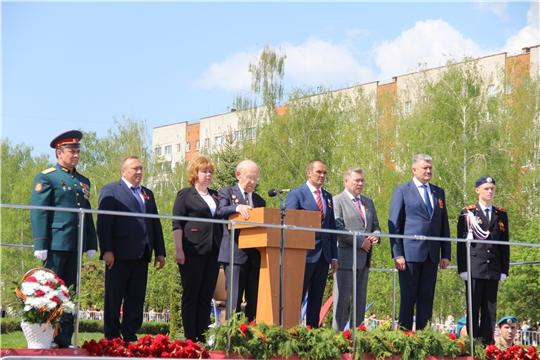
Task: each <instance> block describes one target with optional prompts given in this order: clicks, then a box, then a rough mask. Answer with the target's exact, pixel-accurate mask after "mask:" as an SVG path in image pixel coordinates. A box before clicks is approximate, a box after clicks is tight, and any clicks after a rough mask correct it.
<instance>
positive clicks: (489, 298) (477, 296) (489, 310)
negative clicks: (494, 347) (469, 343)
mask: <svg viewBox="0 0 540 360" xmlns="http://www.w3.org/2000/svg"><path fill="white" fill-rule="evenodd" d="M471 281H472V282H471V289H472V316H473V318H472V319H473V323H472V325H473V326H472V328H473V336H474V337H475V338H477V337H482V338H483V339H484V342H485V344H486V345H489V344H494V343H495V339H494V335H493V334H494V333H495V322H496V321H497V292H498V291H499V280H483V279H471ZM465 289H467V282H466V281H465ZM467 294H468V292H467ZM468 296H469V295H467V298H468ZM467 306H468V303H467ZM468 313H469V311H468V308H467V314H468ZM468 321H469V319H468V318H467V329H468V328H469V323H468Z"/></svg>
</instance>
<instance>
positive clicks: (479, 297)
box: [457, 176, 510, 344]
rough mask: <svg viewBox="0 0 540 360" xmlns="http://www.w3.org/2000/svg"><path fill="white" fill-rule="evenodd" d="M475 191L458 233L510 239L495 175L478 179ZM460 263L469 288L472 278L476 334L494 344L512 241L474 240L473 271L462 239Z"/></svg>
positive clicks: (488, 238)
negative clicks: (497, 199) (501, 286)
mask: <svg viewBox="0 0 540 360" xmlns="http://www.w3.org/2000/svg"><path fill="white" fill-rule="evenodd" d="M475 191H476V193H477V194H478V202H477V203H476V204H475V205H469V206H466V207H464V208H463V210H461V213H460V214H459V219H458V225H457V231H458V232H457V237H459V238H469V239H478V240H500V241H501V242H505V243H507V242H508V241H509V238H508V215H507V214H506V210H504V209H502V208H500V207H497V206H493V197H494V196H495V179H494V178H492V177H490V176H482V177H481V178H480V179H478V180H477V181H476V189H475ZM457 265H458V272H459V275H460V276H461V277H462V278H463V280H465V289H467V281H469V279H470V281H471V289H472V328H473V336H474V337H475V338H477V337H482V338H483V339H484V342H485V343H486V344H493V343H494V342H495V339H494V337H493V334H494V332H495V321H496V319H497V318H496V316H497V292H498V290H499V281H504V280H506V277H507V276H508V269H509V267H510V248H509V247H508V245H499V244H482V243H471V269H470V270H471V271H470V273H469V272H468V271H467V248H466V243H463V242H459V243H458V244H457ZM467 305H468V303H467ZM480 313H481V314H482V315H481V317H480V316H479V314H480ZM479 320H480V323H479ZM468 326H469V325H468V324H467V327H468Z"/></svg>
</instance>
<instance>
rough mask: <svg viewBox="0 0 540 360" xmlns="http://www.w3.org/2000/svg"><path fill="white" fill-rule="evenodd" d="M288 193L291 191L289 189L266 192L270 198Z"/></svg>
mask: <svg viewBox="0 0 540 360" xmlns="http://www.w3.org/2000/svg"><path fill="white" fill-rule="evenodd" d="M289 191H291V189H281V190H280V189H272V190H268V196H270V197H274V196H276V195H277V194H285V193H288V192H289Z"/></svg>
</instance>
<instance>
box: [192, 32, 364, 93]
mask: <svg viewBox="0 0 540 360" xmlns="http://www.w3.org/2000/svg"><path fill="white" fill-rule="evenodd" d="M280 47H281V49H282V51H283V52H284V53H285V54H286V55H287V59H286V60H285V81H286V85H292V86H295V87H303V86H306V85H307V86H318V85H323V84H324V85H330V86H332V85H336V86H337V85H339V86H341V85H344V84H358V83H361V82H363V81H371V80H372V79H373V76H372V73H371V70H370V69H369V68H368V67H366V66H361V65H360V64H359V63H358V61H357V60H356V59H355V58H354V56H353V53H352V51H351V49H350V45H349V44H333V43H331V42H327V41H323V40H318V39H315V38H310V39H308V40H307V41H306V42H305V43H303V44H301V45H299V46H294V45H292V44H288V43H286V44H283V45H281V46H280ZM259 55H260V52H259V53H249V52H240V53H235V54H233V55H231V56H229V57H228V58H227V59H225V60H224V61H223V62H220V63H214V64H212V65H211V66H210V68H209V69H208V70H207V71H206V73H205V74H204V76H203V77H202V78H200V79H198V80H196V81H195V82H194V85H195V86H196V87H200V88H203V89H211V88H221V89H225V90H228V91H235V92H236V91H239V90H240V89H249V88H250V84H251V75H250V73H249V72H248V70H247V68H248V65H249V62H250V61H252V60H253V59H256V58H258V57H259Z"/></svg>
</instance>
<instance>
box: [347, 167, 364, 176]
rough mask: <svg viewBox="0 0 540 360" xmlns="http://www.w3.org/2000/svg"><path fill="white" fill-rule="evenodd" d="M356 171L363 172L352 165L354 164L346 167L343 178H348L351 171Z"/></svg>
mask: <svg viewBox="0 0 540 360" xmlns="http://www.w3.org/2000/svg"><path fill="white" fill-rule="evenodd" d="M353 172H354V173H357V174H364V170H362V169H360V168H358V167H354V166H351V167H350V168H348V169H347V170H345V173H344V174H343V179H346V178H348V177H349V176H351V174H352V173H353Z"/></svg>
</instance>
